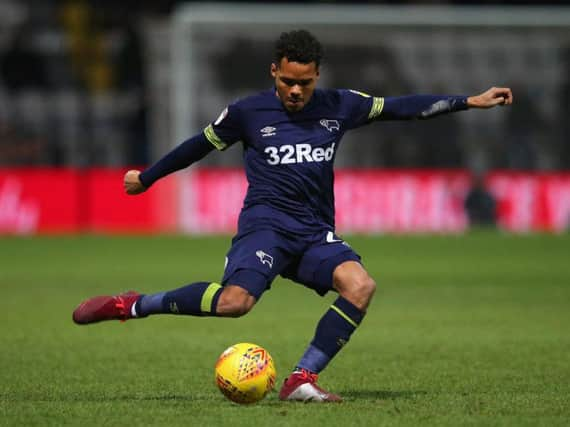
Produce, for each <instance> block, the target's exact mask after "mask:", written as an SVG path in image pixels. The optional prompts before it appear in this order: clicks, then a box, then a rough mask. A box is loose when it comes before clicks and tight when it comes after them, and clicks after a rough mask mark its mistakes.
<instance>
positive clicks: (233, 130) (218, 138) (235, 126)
mask: <svg viewBox="0 0 570 427" xmlns="http://www.w3.org/2000/svg"><path fill="white" fill-rule="evenodd" d="M204 135H205V136H206V139H207V140H208V141H209V142H210V144H212V145H213V146H214V147H216V149H218V150H220V151H223V150H225V149H226V148H228V147H230V146H231V145H233V144H235V143H236V142H238V141H240V140H241V139H242V121H241V112H240V109H239V106H238V105H237V103H234V104H230V105H228V106H227V107H226V108H225V109H224V111H222V113H221V114H220V115H219V117H218V118H217V119H216V121H214V122H212V123H210V124H209V125H208V126H206V128H205V129H204Z"/></svg>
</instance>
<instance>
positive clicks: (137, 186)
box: [123, 170, 146, 196]
mask: <svg viewBox="0 0 570 427" xmlns="http://www.w3.org/2000/svg"><path fill="white" fill-rule="evenodd" d="M140 174H141V172H140V171H137V170H130V171H128V172H127V173H126V174H125V178H124V180H123V187H124V188H125V193H127V194H130V195H131V196H134V195H135V194H140V193H144V192H145V191H146V187H145V186H144V185H142V182H141V180H140V178H139V175H140Z"/></svg>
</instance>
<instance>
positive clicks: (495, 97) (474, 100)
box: [467, 87, 513, 108]
mask: <svg viewBox="0 0 570 427" xmlns="http://www.w3.org/2000/svg"><path fill="white" fill-rule="evenodd" d="M512 103H513V93H512V92H511V89H510V88H508V87H492V88H491V89H489V90H488V91H486V92H483V93H482V94H480V95H476V96H470V97H469V98H467V106H468V107H469V108H492V107H495V106H497V105H511V104H512Z"/></svg>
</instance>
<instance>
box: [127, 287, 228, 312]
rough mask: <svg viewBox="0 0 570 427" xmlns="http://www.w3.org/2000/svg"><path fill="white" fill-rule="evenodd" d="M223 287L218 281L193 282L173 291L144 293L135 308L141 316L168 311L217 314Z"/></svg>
mask: <svg viewBox="0 0 570 427" xmlns="http://www.w3.org/2000/svg"><path fill="white" fill-rule="evenodd" d="M222 289H223V288H222V286H221V285H219V284H218V283H209V282H197V283H192V284H190V285H186V286H183V287H181V288H178V289H175V290H173V291H168V292H159V293H157V294H152V295H143V296H142V297H141V298H139V300H138V301H137V305H136V306H135V310H136V312H137V315H138V316H139V317H145V316H148V315H149V314H167V313H168V314H187V315H191V316H215V315H216V306H217V305H218V299H219V297H220V294H221V292H222Z"/></svg>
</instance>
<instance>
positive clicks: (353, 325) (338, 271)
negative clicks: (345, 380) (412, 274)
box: [279, 241, 376, 401]
mask: <svg viewBox="0 0 570 427" xmlns="http://www.w3.org/2000/svg"><path fill="white" fill-rule="evenodd" d="M333 243H334V244H333ZM359 260H360V257H359V256H358V255H357V254H356V253H354V252H353V251H352V250H351V249H350V248H349V247H347V246H345V245H343V244H342V241H337V242H332V243H331V244H328V245H326V246H322V245H317V246H315V247H313V248H311V249H310V250H309V251H307V253H306V254H305V256H304V257H303V258H302V260H301V262H300V264H299V266H298V268H297V280H298V281H300V282H301V283H303V284H305V285H306V286H308V287H310V288H312V289H314V290H316V291H317V292H318V293H320V294H321V295H324V293H326V292H327V291H328V290H335V291H336V292H338V293H339V297H338V298H337V299H336V300H335V301H334V303H333V304H332V305H331V307H330V308H329V309H328V310H327V312H326V313H325V314H324V316H323V317H322V318H321V319H320V321H319V323H318V325H317V328H316V331H315V335H314V337H313V340H312V341H311V343H310V344H309V346H308V347H307V349H306V351H305V353H304V354H303V356H302V357H301V360H300V361H299V362H298V364H297V367H296V369H295V371H294V372H293V373H292V374H291V376H290V377H289V378H288V379H287V380H286V381H285V383H284V385H283V388H282V389H281V392H280V395H279V397H280V398H281V399H283V400H303V401H306V400H315V401H339V400H341V399H340V397H339V396H337V395H334V394H332V393H329V392H326V391H325V390H323V389H322V388H320V387H318V386H317V385H316V384H315V382H316V380H317V376H318V374H319V373H320V372H321V371H322V370H323V369H324V368H325V367H326V366H327V365H328V364H329V362H330V361H331V360H332V359H333V358H334V357H335V356H336V354H337V353H338V352H339V351H340V350H341V349H342V348H343V347H344V345H345V344H346V343H347V342H348V341H349V339H350V337H351V335H352V334H353V333H354V331H355V330H356V329H357V328H358V325H359V324H360V323H361V322H362V319H363V317H364V315H365V313H366V309H367V307H368V304H369V303H370V300H371V299H372V296H373V295H374V291H375V288H376V285H375V283H374V280H373V279H372V278H371V277H370V276H369V274H368V273H367V272H366V270H365V269H364V267H363V266H362V265H361V264H360V262H359ZM312 266H316V268H317V270H314V269H313V267H312Z"/></svg>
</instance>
